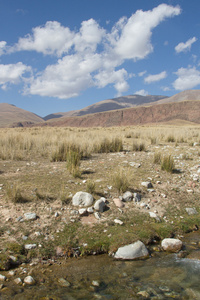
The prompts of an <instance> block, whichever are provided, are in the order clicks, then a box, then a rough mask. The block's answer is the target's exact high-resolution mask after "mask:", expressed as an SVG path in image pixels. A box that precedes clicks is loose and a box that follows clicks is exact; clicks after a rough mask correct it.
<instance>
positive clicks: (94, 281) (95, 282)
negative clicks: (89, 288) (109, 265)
mask: <svg viewBox="0 0 200 300" xmlns="http://www.w3.org/2000/svg"><path fill="white" fill-rule="evenodd" d="M92 285H93V286H99V285H100V284H99V282H98V281H97V280H93V281H92Z"/></svg>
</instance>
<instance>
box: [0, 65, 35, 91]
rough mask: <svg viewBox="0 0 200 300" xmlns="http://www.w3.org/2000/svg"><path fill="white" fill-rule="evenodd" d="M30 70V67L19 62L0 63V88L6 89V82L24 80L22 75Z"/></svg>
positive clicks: (13, 82)
mask: <svg viewBox="0 0 200 300" xmlns="http://www.w3.org/2000/svg"><path fill="white" fill-rule="evenodd" d="M26 72H31V68H30V67H28V66H26V65H24V64H23V63H21V62H18V63H17V64H8V65H3V64H0V85H1V87H2V89H4V90H5V89H6V88H7V85H8V84H18V83H20V81H21V80H24V78H23V75H24V74H25V73H26Z"/></svg>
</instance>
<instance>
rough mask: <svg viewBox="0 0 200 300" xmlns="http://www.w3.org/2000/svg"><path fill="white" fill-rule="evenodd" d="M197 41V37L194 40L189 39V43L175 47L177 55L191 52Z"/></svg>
mask: <svg viewBox="0 0 200 300" xmlns="http://www.w3.org/2000/svg"><path fill="white" fill-rule="evenodd" d="M196 41H197V38H196V37H193V38H191V39H189V40H188V41H187V42H185V43H179V44H178V45H177V46H176V47H175V51H176V52H177V53H180V52H187V51H190V49H191V46H192V44H193V43H195V42H196Z"/></svg>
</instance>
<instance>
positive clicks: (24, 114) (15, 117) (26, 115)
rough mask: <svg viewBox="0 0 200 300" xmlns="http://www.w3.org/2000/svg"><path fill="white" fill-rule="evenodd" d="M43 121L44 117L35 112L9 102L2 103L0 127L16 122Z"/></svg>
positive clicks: (0, 107) (0, 105) (9, 125)
mask: <svg viewBox="0 0 200 300" xmlns="http://www.w3.org/2000/svg"><path fill="white" fill-rule="evenodd" d="M19 122H20V123H22V122H23V123H24V122H28V123H39V122H40V123H41V122H43V119H42V118H41V117H39V116H37V115H36V114H34V113H31V112H29V111H26V110H24V109H21V108H19V107H16V106H14V105H11V104H8V103H0V127H12V126H13V124H14V123H19Z"/></svg>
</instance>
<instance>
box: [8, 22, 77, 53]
mask: <svg viewBox="0 0 200 300" xmlns="http://www.w3.org/2000/svg"><path fill="white" fill-rule="evenodd" d="M32 31H33V33H32V35H31V34H28V35H26V36H25V37H23V38H20V39H19V41H18V43H17V44H16V45H15V46H14V47H12V48H10V52H14V51H23V50H26V51H37V52H41V53H43V54H51V55H52V54H56V55H58V56H60V55H61V54H62V53H64V52H68V50H69V49H70V48H71V46H72V44H73V38H74V33H73V32H71V31H70V30H69V28H67V27H63V26H61V25H60V23H59V22H56V21H48V22H46V24H45V26H39V27H35V28H33V30H32Z"/></svg>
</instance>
